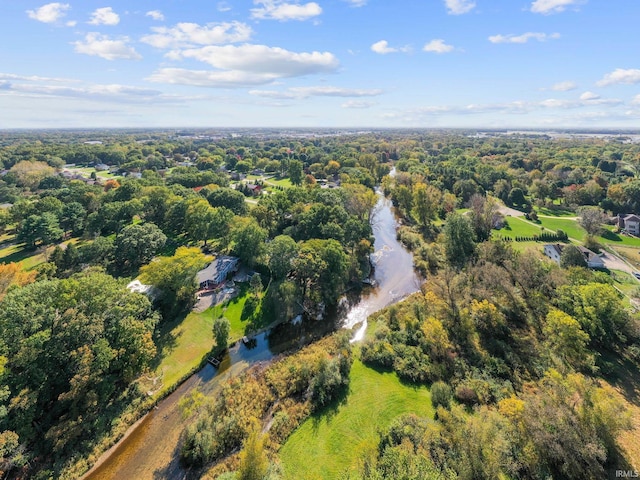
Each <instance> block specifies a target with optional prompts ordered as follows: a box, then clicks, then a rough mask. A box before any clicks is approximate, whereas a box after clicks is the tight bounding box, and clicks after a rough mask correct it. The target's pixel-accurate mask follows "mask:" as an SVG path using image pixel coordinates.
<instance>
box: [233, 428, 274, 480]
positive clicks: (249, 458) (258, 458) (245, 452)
mask: <svg viewBox="0 0 640 480" xmlns="http://www.w3.org/2000/svg"><path fill="white" fill-rule="evenodd" d="M268 469H269V460H268V459H267V455H266V453H265V451H264V436H263V435H262V434H261V433H260V431H259V430H258V429H257V428H255V429H253V430H252V431H251V432H250V433H249V436H248V437H247V438H246V440H245V441H244V444H243V447H242V450H241V451H240V462H239V464H238V472H237V479H238V480H265V478H266V476H267V471H268Z"/></svg>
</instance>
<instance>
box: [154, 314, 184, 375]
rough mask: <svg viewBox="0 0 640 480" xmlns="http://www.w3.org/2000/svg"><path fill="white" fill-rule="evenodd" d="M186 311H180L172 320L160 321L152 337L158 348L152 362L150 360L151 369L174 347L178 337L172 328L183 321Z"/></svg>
mask: <svg viewBox="0 0 640 480" xmlns="http://www.w3.org/2000/svg"><path fill="white" fill-rule="evenodd" d="M187 313H188V312H184V311H183V312H180V313H179V314H178V315H176V316H175V317H174V319H173V320H172V321H170V322H167V321H165V322H162V323H161V324H160V325H159V326H158V329H157V330H156V331H155V333H154V338H153V339H154V341H155V344H156V347H157V349H158V354H157V355H156V358H155V359H154V360H153V362H151V369H153V370H155V369H156V368H157V367H158V366H159V365H160V363H161V362H162V359H163V358H164V357H165V356H167V355H169V354H170V353H171V352H172V351H173V350H174V349H175V348H176V346H177V344H178V337H177V336H176V334H175V332H174V331H173V330H174V329H175V328H176V327H177V326H178V325H180V324H181V323H182V322H183V321H184V319H185V318H186V316H187Z"/></svg>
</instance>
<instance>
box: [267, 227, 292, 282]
mask: <svg viewBox="0 0 640 480" xmlns="http://www.w3.org/2000/svg"><path fill="white" fill-rule="evenodd" d="M297 254H298V245H297V244H296V242H295V241H294V240H293V238H291V237H290V236H288V235H278V236H277V237H276V238H274V239H273V240H272V241H271V242H270V243H269V244H268V246H267V255H268V264H269V269H270V270H271V274H272V275H273V278H274V279H276V280H280V279H282V278H284V277H285V276H286V275H287V273H289V272H290V271H291V269H292V268H293V265H292V262H293V259H294V258H295V257H296V255H297Z"/></svg>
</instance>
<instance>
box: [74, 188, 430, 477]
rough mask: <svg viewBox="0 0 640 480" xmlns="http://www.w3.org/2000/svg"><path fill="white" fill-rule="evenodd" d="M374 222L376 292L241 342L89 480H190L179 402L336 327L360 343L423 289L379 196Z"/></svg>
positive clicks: (131, 434)
mask: <svg viewBox="0 0 640 480" xmlns="http://www.w3.org/2000/svg"><path fill="white" fill-rule="evenodd" d="M378 196H379V198H378V202H377V204H376V206H375V208H374V210H373V212H372V216H371V222H372V227H373V233H374V236H375V243H374V249H375V253H374V254H373V255H372V262H373V264H374V266H375V269H374V274H373V278H372V280H373V281H372V284H373V285H372V287H370V288H367V289H365V291H363V292H361V293H360V295H358V296H357V297H355V298H352V297H349V296H348V297H345V299H344V300H343V301H342V302H341V305H342V307H341V308H340V309H339V312H340V313H339V314H336V315H335V318H334V321H322V322H317V321H305V322H301V323H299V324H293V323H287V324H284V325H282V326H279V327H276V328H275V329H274V330H272V331H271V332H268V333H263V334H261V335H259V336H258V337H256V340H257V344H256V345H255V346H254V347H253V348H251V349H249V348H247V347H246V346H245V345H243V344H242V343H241V342H238V343H237V344H236V345H235V346H234V347H232V348H231V349H229V353H228V355H227V356H226V357H225V358H224V360H223V362H222V363H221V364H220V367H219V368H218V369H215V368H213V367H212V366H211V365H207V366H206V367H204V368H203V369H202V370H200V372H198V373H196V374H195V375H193V376H191V377H190V378H189V379H188V380H187V381H186V382H184V383H183V384H182V385H181V386H180V387H179V388H178V389H177V390H176V391H175V392H173V393H172V394H171V395H169V396H168V397H166V398H165V399H164V400H162V401H161V402H159V403H158V406H157V407H156V408H154V409H153V410H152V411H151V412H149V413H148V414H147V415H146V416H144V417H143V418H142V419H141V420H140V421H138V422H137V423H136V424H135V425H134V426H132V427H131V428H130V429H129V431H128V432H127V435H125V437H124V439H123V440H121V441H120V442H119V443H117V444H116V445H115V446H114V447H112V448H111V449H110V450H108V451H107V452H105V454H104V455H102V457H101V458H100V459H99V460H98V462H97V463H96V465H95V466H94V468H92V469H91V470H90V471H89V472H88V473H87V474H86V475H85V476H84V477H83V479H84V480H108V479H114V480H115V479H118V480H119V479H136V480H143V479H153V480H159V479H171V480H174V479H186V478H188V475H189V473H188V472H187V471H186V470H184V469H183V468H182V466H181V465H180V463H179V454H180V435H181V433H182V431H183V429H184V428H185V426H186V421H183V420H182V418H181V416H180V410H179V408H178V401H179V400H180V399H181V398H182V397H184V396H185V395H188V394H190V393H191V392H193V391H194V390H195V389H200V390H201V391H202V392H204V393H205V394H207V395H211V394H215V392H216V391H217V390H218V389H219V388H220V386H221V385H222V383H223V382H224V380H225V379H227V378H229V377H231V376H233V375H237V374H239V373H240V372H242V371H243V370H245V369H246V368H247V367H248V366H250V365H252V364H255V363H256V362H261V361H266V360H269V359H271V358H273V356H275V355H277V354H279V353H281V352H283V351H286V350H288V349H290V348H291V347H292V346H294V345H295V344H297V345H301V344H305V343H309V341H311V340H312V339H314V338H316V337H318V336H319V335H322V334H324V333H327V332H328V331H330V330H333V329H335V328H336V327H339V326H343V327H345V328H354V327H356V326H358V329H357V331H356V332H355V334H354V337H353V341H358V340H361V339H362V338H363V337H364V332H365V330H366V327H367V317H368V316H369V315H371V314H372V313H375V312H377V311H378V310H380V309H382V308H384V307H386V306H387V305H390V304H392V303H395V302H397V301H399V300H401V299H403V298H404V297H406V296H407V295H410V294H411V293H414V292H416V291H418V290H419V289H420V283H421V281H420V279H419V278H418V276H417V275H416V274H415V272H414V269H413V258H412V256H411V254H410V253H409V252H408V251H407V250H406V249H405V248H404V247H403V246H402V245H401V244H400V243H399V242H398V240H397V239H396V228H397V225H398V224H397V221H396V218H395V215H394V213H393V209H392V206H391V202H390V201H389V200H387V199H386V198H384V196H383V195H382V194H381V193H380V192H378Z"/></svg>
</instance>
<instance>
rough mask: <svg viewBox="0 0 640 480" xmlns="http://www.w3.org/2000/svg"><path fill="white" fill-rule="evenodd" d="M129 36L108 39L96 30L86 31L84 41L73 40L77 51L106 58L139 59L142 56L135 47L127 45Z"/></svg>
mask: <svg viewBox="0 0 640 480" xmlns="http://www.w3.org/2000/svg"><path fill="white" fill-rule="evenodd" d="M128 42H129V38H128V37H122V38H120V39H117V40H112V39H110V38H109V37H108V36H107V35H100V34H99V33H96V32H91V33H87V35H86V36H85V39H84V42H82V41H78V42H73V45H75V47H76V48H75V51H76V52H77V53H84V54H85V55H94V56H97V57H100V58H104V59H106V60H116V59H120V58H121V59H126V60H140V59H141V58H142V57H141V56H140V54H139V53H138V52H136V51H135V49H134V48H133V47H131V46H129V45H128Z"/></svg>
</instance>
